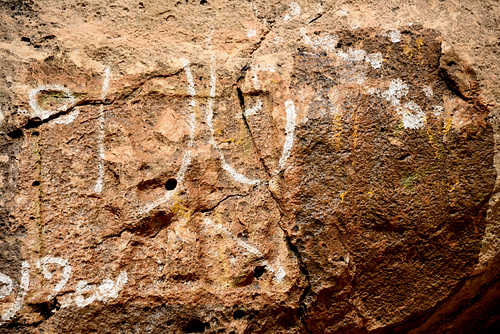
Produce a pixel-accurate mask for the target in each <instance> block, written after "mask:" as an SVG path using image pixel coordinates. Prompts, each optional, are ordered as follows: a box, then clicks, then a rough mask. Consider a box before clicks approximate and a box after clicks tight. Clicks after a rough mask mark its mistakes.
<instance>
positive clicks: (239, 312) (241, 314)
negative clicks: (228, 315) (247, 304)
mask: <svg viewBox="0 0 500 334" xmlns="http://www.w3.org/2000/svg"><path fill="white" fill-rule="evenodd" d="M245 315H246V313H245V311H243V310H237V311H234V313H233V319H234V320H238V319H241V318H243V317H244V316H245Z"/></svg>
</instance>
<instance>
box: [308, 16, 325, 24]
mask: <svg viewBox="0 0 500 334" xmlns="http://www.w3.org/2000/svg"><path fill="white" fill-rule="evenodd" d="M322 16H323V14H317V15H316V16H315V17H313V18H312V19H310V20H309V22H307V24H311V23H313V22H314V21H317V20H319V19H320V18H321V17H322Z"/></svg>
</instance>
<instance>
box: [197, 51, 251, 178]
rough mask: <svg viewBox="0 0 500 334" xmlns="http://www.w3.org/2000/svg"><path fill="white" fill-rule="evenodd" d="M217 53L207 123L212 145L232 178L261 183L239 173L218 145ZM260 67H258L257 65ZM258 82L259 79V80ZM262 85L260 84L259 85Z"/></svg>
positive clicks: (212, 64) (212, 71)
mask: <svg viewBox="0 0 500 334" xmlns="http://www.w3.org/2000/svg"><path fill="white" fill-rule="evenodd" d="M215 60H216V59H215V55H213V56H212V58H211V60H210V98H209V99H208V108H207V117H206V121H207V125H208V128H209V129H210V143H211V144H212V147H213V148H214V149H215V150H216V151H217V153H218V154H219V159H220V160H221V165H222V168H223V169H224V170H225V171H227V172H228V173H229V174H230V175H231V176H232V178H233V179H234V180H235V181H238V182H241V183H245V184H258V183H260V181H259V180H251V179H249V178H247V177H246V176H245V175H242V174H240V173H238V172H237V171H236V170H235V169H234V168H233V167H232V166H231V165H229V164H228V163H227V162H226V159H225V157H224V153H222V150H221V149H220V147H219V145H217V142H216V141H215V137H214V133H215V131H214V124H213V117H214V110H213V108H214V98H215V92H216V83H217V76H216V73H215ZM257 68H258V67H257ZM257 82H258V80H257ZM254 87H255V82H254ZM259 87H260V85H259ZM256 89H258V88H256Z"/></svg>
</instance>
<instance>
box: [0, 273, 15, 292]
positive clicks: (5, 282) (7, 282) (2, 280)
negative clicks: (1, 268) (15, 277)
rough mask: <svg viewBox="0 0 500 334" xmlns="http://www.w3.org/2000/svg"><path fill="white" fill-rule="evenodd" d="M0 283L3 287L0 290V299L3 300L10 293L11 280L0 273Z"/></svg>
mask: <svg viewBox="0 0 500 334" xmlns="http://www.w3.org/2000/svg"><path fill="white" fill-rule="evenodd" d="M0 283H3V286H2V287H1V288H0V298H4V297H6V296H8V295H10V294H11V293H12V279H11V278H10V277H9V276H7V275H5V274H2V273H0Z"/></svg>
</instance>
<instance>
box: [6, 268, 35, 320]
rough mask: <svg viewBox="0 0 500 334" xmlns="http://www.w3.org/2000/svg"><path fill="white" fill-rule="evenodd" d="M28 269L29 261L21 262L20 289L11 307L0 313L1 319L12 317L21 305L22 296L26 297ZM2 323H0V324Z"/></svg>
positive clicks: (28, 277) (28, 282)
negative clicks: (0, 314)
mask: <svg viewBox="0 0 500 334" xmlns="http://www.w3.org/2000/svg"><path fill="white" fill-rule="evenodd" d="M29 271H30V266H29V263H28V262H26V261H25V262H23V263H22V265H21V285H20V288H21V289H20V290H21V291H20V292H19V293H18V295H17V297H16V299H15V301H14V305H12V307H11V308H10V309H8V310H7V312H5V313H4V314H2V321H8V320H10V319H12V318H13V317H14V316H15V315H16V313H17V312H18V311H19V310H21V308H22V307H23V303H24V298H25V297H26V293H27V292H28V288H29V285H30V276H29V275H30V273H29ZM4 276H6V275H4ZM9 278H10V277H9ZM2 324H3V323H0V325H2Z"/></svg>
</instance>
